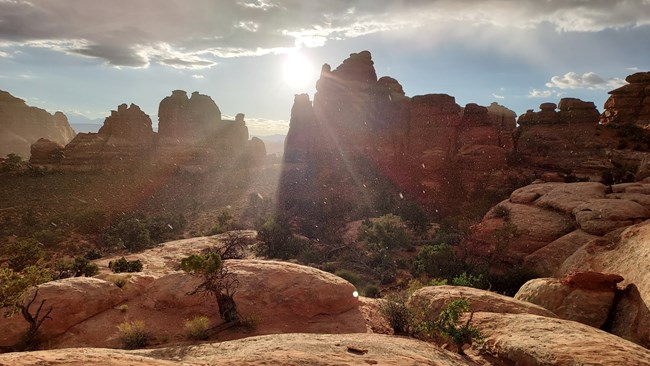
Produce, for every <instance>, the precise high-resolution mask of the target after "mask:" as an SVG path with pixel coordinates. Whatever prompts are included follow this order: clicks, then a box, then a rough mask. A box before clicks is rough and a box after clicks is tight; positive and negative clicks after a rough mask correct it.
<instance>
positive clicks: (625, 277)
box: [465, 179, 650, 347]
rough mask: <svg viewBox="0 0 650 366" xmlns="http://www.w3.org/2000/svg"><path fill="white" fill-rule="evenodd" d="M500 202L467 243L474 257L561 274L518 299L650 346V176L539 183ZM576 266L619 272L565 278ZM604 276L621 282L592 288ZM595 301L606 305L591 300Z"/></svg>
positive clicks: (497, 266)
mask: <svg viewBox="0 0 650 366" xmlns="http://www.w3.org/2000/svg"><path fill="white" fill-rule="evenodd" d="M498 206H500V207H501V208H499V209H496V208H493V209H492V210H490V212H488V213H487V214H486V215H485V217H484V218H483V220H482V221H481V222H480V223H479V224H477V225H475V226H474V227H473V230H472V233H471V236H470V237H469V239H468V240H467V241H466V242H465V245H468V249H469V250H470V251H471V252H472V253H473V256H475V259H477V258H483V259H484V260H485V263H486V264H488V265H489V266H491V268H492V270H494V271H503V270H504V269H505V268H508V267H510V266H517V265H522V264H523V265H524V266H526V267H527V268H532V269H534V270H535V272H537V273H538V275H540V276H544V277H556V278H557V279H537V280H533V281H531V282H529V283H528V284H526V285H525V286H524V287H522V289H521V290H520V294H519V295H517V298H520V299H529V300H530V301H532V302H533V303H536V304H539V305H542V306H544V307H546V308H547V309H549V310H552V311H554V312H555V313H556V314H558V315H559V316H561V317H563V318H567V319H573V320H578V321H582V322H584V323H586V324H590V325H593V326H596V327H601V326H604V327H605V328H606V329H607V330H609V331H610V332H612V333H614V334H617V335H620V336H621V337H624V338H626V339H628V340H631V341H633V342H636V343H639V344H641V345H644V346H646V347H648V346H650V333H649V332H648V329H650V327H648V325H649V324H650V311H649V310H648V304H650V287H649V286H650V278H647V276H646V274H647V273H649V272H648V271H650V268H646V267H647V263H646V262H647V261H645V259H644V258H645V257H646V255H647V253H646V252H647V250H646V249H647V248H646V245H645V244H644V243H645V240H646V237H648V235H646V231H648V230H650V229H648V228H650V221H649V220H648V219H650V211H649V209H650V180H648V179H646V180H643V181H641V182H636V183H622V184H614V185H611V186H605V185H603V184H601V183H596V182H579V183H536V184H532V185H529V186H526V187H522V188H520V189H517V190H515V191H514V192H513V193H512V194H511V195H510V198H509V199H508V200H505V201H503V202H501V203H499V205H498ZM572 272H599V273H612V274H615V275H616V276H609V277H607V276H603V275H599V274H596V275H575V274H573V275H571V276H569V277H567V278H565V279H561V278H562V277H564V276H566V275H569V274H570V273H572ZM581 276H582V277H581ZM598 276H601V277H603V278H605V279H606V278H612V279H614V278H615V279H616V281H614V280H612V281H610V283H609V285H603V286H601V288H597V289H594V288H593V286H592V287H589V286H587V285H592V284H593V283H595V282H597V283H600V284H603V283H605V282H606V281H605V282H603V281H601V280H598V281H596V280H595V279H597V277H598ZM584 278H587V279H589V281H586V280H584ZM594 281H595V282H594ZM620 281H622V282H621V284H620V286H619V287H618V289H615V286H614V284H615V283H616V282H620ZM588 282H590V283H588ZM585 283H587V285H585ZM613 288H614V289H613ZM594 291H596V292H594ZM582 297H587V298H592V300H593V301H592V300H587V299H586V298H582ZM596 300H597V301H600V302H601V305H599V309H600V310H598V307H597V306H595V305H593V304H595V301H596ZM581 306H584V307H581ZM605 320H607V322H605ZM603 324H605V325H603Z"/></svg>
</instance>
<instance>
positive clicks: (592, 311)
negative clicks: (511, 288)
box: [515, 272, 623, 328]
mask: <svg viewBox="0 0 650 366" xmlns="http://www.w3.org/2000/svg"><path fill="white" fill-rule="evenodd" d="M621 281H623V277H621V276H616V275H607V274H601V273H597V272H579V273H573V274H571V275H569V276H567V277H565V278H562V279H555V278H536V279H533V280H530V281H528V282H526V283H525V284H524V285H523V286H521V288H520V289H519V291H518V292H517V294H516V295H515V299H518V300H525V301H528V302H530V303H533V304H535V305H539V306H541V307H543V308H545V309H548V310H549V311H552V312H553V313H555V314H557V315H558V316H559V317H560V318H562V319H566V320H573V321H577V322H580V323H583V324H587V325H590V326H592V327H594V328H600V327H602V326H603V325H604V324H605V322H606V321H607V318H608V316H609V313H610V311H611V309H612V306H613V305H614V298H615V296H616V283H618V282H621Z"/></svg>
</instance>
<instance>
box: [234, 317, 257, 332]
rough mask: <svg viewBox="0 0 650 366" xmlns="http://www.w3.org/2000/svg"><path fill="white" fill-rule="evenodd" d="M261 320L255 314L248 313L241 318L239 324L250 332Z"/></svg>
mask: <svg viewBox="0 0 650 366" xmlns="http://www.w3.org/2000/svg"><path fill="white" fill-rule="evenodd" d="M261 321H262V320H261V319H260V317H259V316H257V315H249V316H245V317H244V318H242V320H241V322H240V323H239V326H240V327H242V328H244V330H246V331H249V332H252V331H254V330H255V329H257V327H258V326H259V325H260V322H261Z"/></svg>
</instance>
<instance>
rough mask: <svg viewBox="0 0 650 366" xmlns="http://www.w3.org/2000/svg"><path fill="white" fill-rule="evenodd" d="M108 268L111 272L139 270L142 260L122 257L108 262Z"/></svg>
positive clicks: (140, 269)
mask: <svg viewBox="0 0 650 366" xmlns="http://www.w3.org/2000/svg"><path fill="white" fill-rule="evenodd" d="M108 268H110V269H111V271H113V273H121V272H140V271H142V262H140V260H139V259H136V260H134V261H129V260H126V258H124V257H122V258H120V259H118V260H116V261H110V262H108Z"/></svg>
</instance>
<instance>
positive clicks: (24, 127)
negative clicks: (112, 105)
mask: <svg viewBox="0 0 650 366" xmlns="http://www.w3.org/2000/svg"><path fill="white" fill-rule="evenodd" d="M74 136H75V132H74V130H73V129H72V128H71V127H70V124H69V123H68V118H67V117H66V116H65V114H63V113H61V112H56V113H54V114H53V115H52V114H50V113H48V112H47V111H45V110H43V109H40V108H36V107H30V106H28V105H27V104H25V101H24V100H22V99H19V98H16V97H14V96H13V95H11V94H9V93H7V92H5V91H1V90H0V156H2V157H4V156H5V155H7V154H9V153H14V154H18V155H20V156H21V157H23V158H29V156H30V145H31V144H33V143H35V142H36V141H37V140H38V139H40V138H45V139H48V140H50V141H53V142H55V143H58V144H61V145H65V144H67V143H68V142H70V140H72V138H73V137H74Z"/></svg>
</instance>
